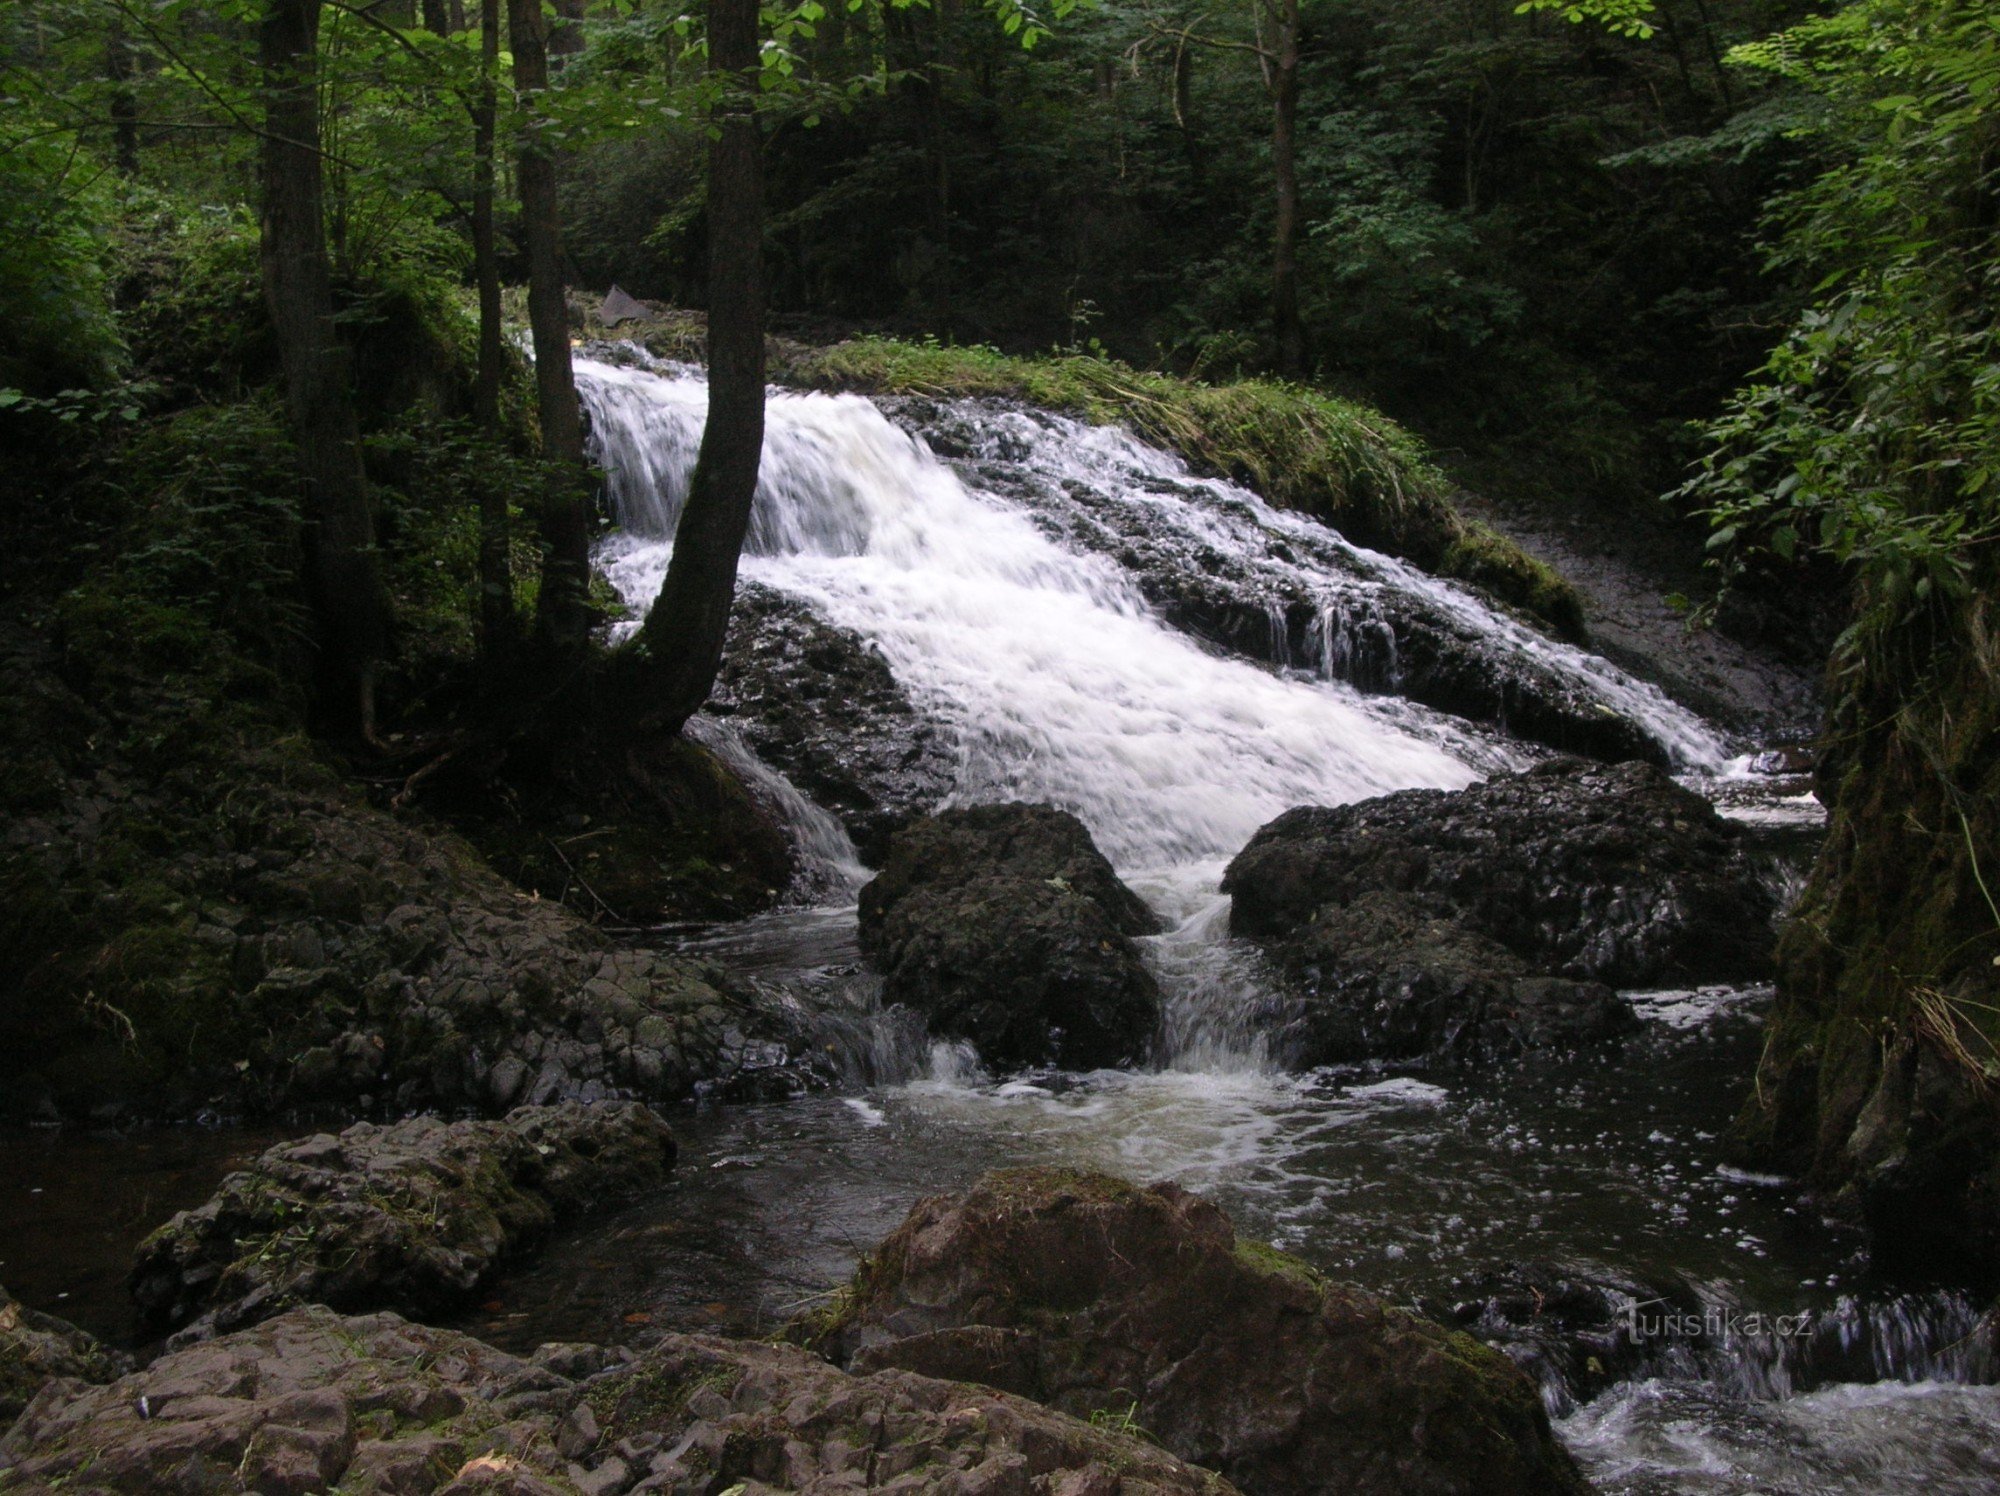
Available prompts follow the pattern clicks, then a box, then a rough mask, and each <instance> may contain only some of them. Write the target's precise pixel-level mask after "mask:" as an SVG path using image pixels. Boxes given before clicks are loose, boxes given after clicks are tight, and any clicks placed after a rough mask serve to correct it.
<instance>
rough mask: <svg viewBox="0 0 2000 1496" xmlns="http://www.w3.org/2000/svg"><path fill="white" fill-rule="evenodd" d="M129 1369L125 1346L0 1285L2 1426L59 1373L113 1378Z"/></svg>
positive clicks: (83, 1377)
mask: <svg viewBox="0 0 2000 1496" xmlns="http://www.w3.org/2000/svg"><path fill="white" fill-rule="evenodd" d="M131 1369H132V1359H131V1357H129V1356H127V1355H125V1354H124V1353H123V1352H120V1351H114V1350H111V1349H110V1348H108V1347H106V1346H104V1345H100V1344H99V1343H98V1341H97V1339H96V1337H95V1336H93V1335H91V1334H89V1333H88V1332H86V1331H83V1330H79V1329H78V1328H77V1327H76V1326H75V1325H73V1324H70V1323H69V1322H68V1321H67V1320H61V1319H57V1318H56V1317H55V1316H54V1315H53V1314H41V1313H38V1312H36V1311H35V1310H33V1309H30V1308H29V1307H28V1306H27V1305H25V1304H23V1303H21V1302H20V1301H19V1300H17V1299H16V1298H15V1297H14V1296H13V1295H12V1294H10V1293H8V1292H7V1290H6V1289H5V1288H0V1428H5V1427H6V1426H7V1425H8V1424H9V1423H11V1422H13V1421H14V1419H15V1417H16V1416H17V1415H18V1414H19V1413H20V1411H21V1409H23V1408H25V1407H26V1406H27V1405H28V1402H29V1399H31V1398H32V1397H34V1395H35V1394H36V1393H37V1392H39V1391H40V1390H41V1389H42V1387H43V1386H44V1385H45V1384H46V1383H48V1382H50V1381H53V1380H54V1379H55V1378H57V1377H68V1378H71V1379H73V1380H76V1381H79V1382H110V1381H116V1380H117V1379H118V1378H119V1377H121V1376H123V1375H125V1373H126V1372H128V1371H130V1370H131Z"/></svg>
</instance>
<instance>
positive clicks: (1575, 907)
mask: <svg viewBox="0 0 2000 1496" xmlns="http://www.w3.org/2000/svg"><path fill="white" fill-rule="evenodd" d="M1222 887H1223V891H1224V892H1226V893H1228V894H1229V895H1230V896H1231V899H1232V903H1231V907H1230V928H1231V929H1232V930H1233V931H1234V932H1235V933H1237V934H1239V935H1250V936H1255V937H1260V938H1267V939H1269V938H1276V939H1283V938H1284V937H1286V936H1288V935H1290V934H1291V933H1292V932H1293V931H1295V930H1297V929H1298V928H1299V926H1301V925H1302V924H1304V923H1305V922H1306V921H1308V920H1310V919H1311V918H1312V917H1313V915H1314V914H1316V913H1317V912H1318V911H1319V910H1321V909H1322V908H1325V907H1326V906H1328V905H1337V904H1349V903H1352V902H1353V901H1354V900H1355V899H1356V898H1358V897H1360V896H1361V895H1362V894H1364V893H1370V892H1374V891H1378V890H1388V891H1391V892H1398V893H1424V894H1431V895H1434V896H1436V897H1437V898H1440V899H1442V900H1443V901H1444V902H1445V903H1447V904H1448V905H1449V906H1450V907H1451V909H1452V911H1453V913H1454V914H1455V915H1456V916H1457V917H1458V918H1460V919H1461V920H1463V921H1464V922H1465V923H1466V924H1467V925H1468V926H1469V927H1470V928H1472V929H1474V930H1477V931H1479V932H1481V933H1483V934H1485V935H1488V936H1490V937H1492V938H1493V939H1495V940H1497V941H1499V942H1500V943H1501V944H1502V945H1504V946H1506V947H1507V948H1508V949H1509V950H1512V951H1513V952H1515V954H1517V955H1518V956H1520V957H1521V958H1522V959H1523V960H1526V961H1529V962H1532V963H1534V964H1536V965H1538V966H1541V967H1544V968H1546V969H1549V970H1551V971H1553V972H1556V973H1559V974H1561V975H1563V976H1568V977H1574V978H1578V979H1582V980H1589V981H1598V982H1608V983H1611V984H1613V985H1615V986H1626V987H1636V986H1644V985H1648V984H1664V983H1669V982H1711V981H1718V982H1719V981H1733V980H1740V979H1747V978H1753V977H1758V976H1762V975H1764V974H1765V973H1767V972H1768V971H1769V970H1770V966H1771V938H1772V937H1771V915H1772V912H1773V907H1774V904H1775V899H1774V897H1773V895H1772V893H1771V891H1770V889H1769V888H1767V887H1766V886H1765V884H1764V882H1763V880H1762V879H1760V878H1759V876H1758V873H1757V868H1756V866H1755V864H1754V862H1753V861H1752V859H1751V858H1750V857H1749V856H1748V855H1747V853H1746V852H1745V850H1744V846H1743V839H1742V835H1741V833H1740V832H1738V830H1737V829H1736V828H1735V827H1734V826H1732V825H1730V823H1729V822H1727V821H1725V820H1723V819H1722V817H1720V816H1718V815H1717V814H1716V813H1715V809H1714V807H1713V806H1711V805H1710V804H1709V803H1708V802H1707V801H1706V800H1704V799H1702V798H1701V796H1699V795H1697V794H1695V793H1694V792H1693V791H1692V790H1688V789H1684V788H1682V787H1681V786H1680V785H1678V784H1675V783H1674V781H1673V780H1671V779H1669V778H1668V777H1667V776H1666V775H1665V774H1664V773H1662V772H1661V771H1660V770H1658V769H1656V768H1654V767H1652V766H1651V765H1650V764H1644V763H1625V764H1616V765H1606V764H1595V763H1590V762H1587V761H1585V760H1583V759H1574V758H1565V759H1554V760H1551V761H1550V762H1548V763H1544V764H1538V765H1536V766H1535V767H1534V768H1532V769H1528V770H1526V771H1525V772H1523V773H1519V774H1503V775H1497V776H1495V777H1494V778H1492V779H1489V780H1487V781H1486V782H1485V783H1484V784H1477V785H1474V786H1473V787H1472V788H1470V789H1464V790H1403V791H1400V792H1398V793H1396V794H1393V795H1383V796H1381V797H1379V798H1377V799H1373V800H1363V801H1361V802H1359V803H1357V804H1354V805H1343V806H1339V807H1335V808H1332V809H1328V808H1324V807H1317V806H1313V807H1306V808H1303V809H1299V810H1289V811H1286V812H1285V814H1283V815H1282V816H1280V817H1278V819H1277V820H1275V821H1273V822H1271V823H1270V824H1269V825H1268V826H1265V827H1264V828H1263V829H1262V830H1260V831H1259V832H1258V833H1257V834H1256V835H1255V836H1254V837H1252V838H1251V839H1250V844H1249V845H1248V846H1246V847H1245V848H1244V849H1243V850H1242V851H1241V852H1240V853H1238V854H1237V856H1236V859H1235V860H1234V861H1233V862H1231V863H1230V865H1229V869H1228V871H1227V872H1226V873H1225V874H1224V875H1223V880H1222Z"/></svg>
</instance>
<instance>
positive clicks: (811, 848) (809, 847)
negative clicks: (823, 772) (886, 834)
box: [683, 716, 868, 904]
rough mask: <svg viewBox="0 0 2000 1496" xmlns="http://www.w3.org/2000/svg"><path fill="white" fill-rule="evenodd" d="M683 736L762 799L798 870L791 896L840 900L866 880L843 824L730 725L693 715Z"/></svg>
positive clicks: (820, 901)
mask: <svg viewBox="0 0 2000 1496" xmlns="http://www.w3.org/2000/svg"><path fill="white" fill-rule="evenodd" d="M683 730H684V731H685V733H686V734H687V736H688V737H690V738H692V739H693V740H694V741H695V742H697V743H699V744H701V746H702V747H704V748H706V749H708V751H709V752H711V753H713V754H714V755H715V756H716V757H717V758H719V759H721V760H722V761H723V762H724V763H725V764H727V765H729V767H730V768H731V769H733V770H735V772H736V774H737V776H738V777H739V778H741V779H742V780H743V782H744V783H745V785H747V786H748V787H749V790H750V793H751V794H752V795H754V796H755V797H756V798H757V799H758V800H760V801H762V802H763V803H764V804H765V805H766V806H767V807H769V809H770V810H771V812H772V814H773V815H775V816H776V817H777V820H778V824H779V825H781V826H783V827H784V829H785V835H786V836H787V837H788V838H790V840H791V843H792V856H793V860H794V861H795V862H796V864H797V866H798V871H797V872H796V873H795V874H794V875H793V879H792V887H791V888H790V889H789V890H788V891H787V892H788V894H789V895H790V899H791V901H793V902H797V903H804V904H829V903H830V904H845V903H850V902H852V900H853V898H854V895H855V894H856V893H858V892H859V891H860V889H861V885H862V884H863V883H866V882H867V881H868V869H867V868H865V867H863V866H862V865H861V854H860V853H859V852H857V851H855V850H854V840H853V838H851V837H850V836H848V834H847V828H846V827H844V826H842V825H841V824H840V822H839V821H837V820H835V819H834V818H833V817H832V816H830V815H828V814H827V813H826V811H824V810H823V809H821V808H820V807H819V806H817V805H815V804H814V803H813V802H812V801H811V800H809V799H807V798H806V797H805V796H804V795H802V794H800V793H799V790H798V787H797V786H796V785H794V784H793V783H792V782H791V781H790V780H789V779H787V778H785V776H784V775H782V774H780V773H778V772H777V770H775V769H773V768H771V767H770V765H768V764H766V763H765V762H764V761H763V760H762V759H761V758H759V757H757V755H756V754H754V753H752V752H751V751H750V749H749V748H748V747H747V746H746V745H745V744H744V742H743V740H742V738H740V737H738V736H737V734H736V731H735V729H733V728H731V727H729V726H728V725H727V724H725V723H723V722H719V721H717V720H716V719H715V718H713V717H706V716H695V717H692V718H690V719H689V721H688V724H687V726H686V728H685V729H683Z"/></svg>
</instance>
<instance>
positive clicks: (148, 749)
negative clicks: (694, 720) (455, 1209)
mask: <svg viewBox="0 0 2000 1496" xmlns="http://www.w3.org/2000/svg"><path fill="white" fill-rule="evenodd" d="M147 621H148V620H146V619H145V618H144V617H143V616H139V617H130V616H120V615H112V614H108V613H107V614H102V615H93V616H92V618H90V619H78V618H76V617H75V616H70V617H67V618H65V619H62V620H58V621H56V622H54V623H52V624H51V626H50V629H49V631H48V633H47V634H43V635H40V636H38V635H37V634H36V633H33V632H29V631H25V630H22V629H19V628H10V629H8V630H7V633H6V639H5V648H4V651H0V688H4V697H5V701H4V706H0V722H4V724H5V725H4V728H0V732H4V735H5V736H4V740H0V747H4V755H0V756H4V760H5V765H6V773H5V776H4V782H5V790H4V795H5V803H6V809H7V826H6V831H5V833H4V836H0V892H4V897H0V943H4V945H5V948H6V949H7V951H8V952H9V956H10V960H9V962H8V963H7V968H6V970H5V972H4V973H0V1095H4V1097H5V1110H6V1113H7V1115H8V1117H9V1118H10V1119H11V1120H25V1119H27V1118H29V1117H40V1118H45V1119H46V1118H56V1117H84V1116H89V1117H93V1118H96V1119H99V1120H115V1119H119V1118H126V1117H137V1116H156V1117H157V1116H165V1117H177V1116H178V1117H185V1116H192V1115H194V1114H196V1113H198V1112H209V1113H221V1114H224V1115H228V1114H241V1113H251V1114H256V1113H269V1112H287V1111H292V1110H297V1109H319V1108H324V1109H330V1110H333V1111H336V1112H339V1113H342V1114H352V1113H354V1112H357V1111H358V1112H361V1113H373V1112H389V1113H397V1112H402V1111H406V1110H408V1109H411V1108H417V1107H447V1108H470V1109H474V1110H487V1109H494V1108H505V1107H507V1106H510V1105H513V1104H516V1103H519V1102H525V1101H531V1100H532V1101H546V1100H550V1099H562V1098H571V1097H583V1098H587V1097H591V1096H601V1095H608V1094H614V1093H624V1094H638V1095H643V1096H646V1097H649V1098H651V1099H654V1100H658V1101H671V1100H676V1099H681V1098H685V1097H689V1096H692V1095H693V1094H695V1092H696V1090H697V1089H698V1088H702V1087H708V1086H714V1085H719V1086H723V1087H725V1088H726V1087H729V1086H738V1087H744V1088H747V1089H749V1090H752V1091H760V1090H768V1089H769V1088H770V1087H772V1086H775V1087H777V1088H778V1089H781V1090H782V1089H784V1088H786V1087H788V1086H790V1085H792V1084H795V1083H797V1080H798V1076H797V1074H796V1073H794V1072H793V1071H792V1070H790V1069H789V1068H788V1060H789V1057H790V1056H791V1055H792V1054H793V1053H794V1052H801V1051H802V1050H803V1049H804V1047H805V1041H804V1040H803V1039H802V1038H801V1029H800V1020H799V1016H798V1015H797V1014H796V1013H794V1012H792V1011H790V1010H789V1009H788V1008H787V1007H786V1006H785V1005H784V1004H783V1003H782V1002H780V1001H778V1000H776V999H774V998H772V997H769V996H767V995H764V994H761V993H759V992H757V991H755V990H753V989H751V988H749V987H746V986H744V985H742V984H739V983H735V982H733V981H732V980H731V979H729V978H728V977H726V976H725V975H724V974H723V973H721V972H720V971H718V970H716V969H714V968H712V967H707V966H703V965H701V964H699V963H695V962H690V961H687V960H683V959H679V958H677V957H674V956H670V955H666V954H663V953H661V952H659V951H657V950H651V949H645V948H633V947H631V946H629V945H623V944H620V943H617V942H614V941H613V940H611V939H609V938H608V937H607V936H606V935H605V934H604V933H603V932H601V931H600V930H598V929H596V928H593V927H592V926H591V925H590V924H589V923H587V922H586V921H585V920H584V919H583V918H582V917H580V916H579V915H578V914H576V913H575V912H573V911H572V910H570V909H569V908H567V907H565V906H564V905H563V904H562V903H560V902H558V901H556V900H554V899H543V898H540V897H537V896H534V895H532V894H530V893H526V892H524V891H522V889H520V888H519V887H517V886H515V885H513V884H510V883H508V882H507V881H506V880H504V879H502V878H501V877H499V876H498V875H496V874H495V873H494V872H493V871H492V870H491V868H490V867H488V866H487V864H486V863H485V862H484V861H483V860H482V859H481V858H480V857H479V855H478V854H477V853H476V852H475V851H474V850H473V849H472V848H471V847H470V846H469V845H467V843H466V842H465V841H464V840H463V839H461V838H460V837H458V836H457V835H455V834H453V833H451V832H450V831H447V830H445V829H443V828H441V827H439V826H438V825H436V824H435V823H434V822H432V821H430V820H429V819H428V818H426V817H421V816H417V815H413V814H409V813H398V812H395V811H393V810H389V809H384V808H378V807H377V806H376V805H374V804H371V803H370V801H369V798H368V796H367V794H366V793H365V792H364V790H363V789H362V788H360V787H358V786H357V785H356V784H355V783H354V782H352V781H351V780H349V779H347V778H346V777H344V775H343V773H342V772H341V770H340V768H338V767H337V766H336V765H335V763H334V762H333V761H332V760H331V759H330V758H329V757H328V756H327V755H326V754H325V753H324V752H323V750H321V749H320V748H318V747H317V746H315V745H314V744H313V743H312V742H311V741H310V740H309V739H307V738H306V737H305V736H304V735H303V734H302V733H301V732H299V731H298V729H297V728H296V727H295V726H290V725H288V724H287V722H286V720H285V718H284V716H283V714H282V712H281V711H279V710H277V709H276V708H275V707H274V706H273V704H272V703H271V702H270V698H269V695H268V683H267V682H266V681H265V680H264V679H263V678H261V677H260V676H258V675H257V673H256V672H255V670H254V668H253V667H251V666H250V665H249V664H248V663H247V662H246V661H245V660H244V659H243V658H242V656H241V655H239V654H237V653H235V652H234V651H232V650H231V649H230V648H229V647H228V645H227V643H226V642H225V641H223V640H221V639H219V638H218V637H217V636H215V635H214V634H213V633H212V632H209V631H205V630H201V629H199V628H195V627H193V626H191V625H189V626H185V627H183V628H182V629H180V631H179V632H176V633H168V632H166V631H164V630H163V629H161V628H159V627H157V626H156V627H154V628H152V629H150V630H149V629H148V628H147V627H145V624H146V623H147ZM86 623H89V624H90V625H91V626H92V627H93V628H94V629H96V630H97V631H96V632H90V631H87V630H86V628H85V626H84V625H85V624H86ZM51 635H52V636H53V638H51V637H50V636H51ZM58 645H60V646H61V648H60V651H59V649H58ZM702 765H703V767H702V773H703V774H704V776H717V775H726V774H727V770H726V769H724V768H723V767H722V766H720V765H717V764H713V763H712V761H708V760H706V758H705V756H704V757H703V759H702ZM731 782H732V783H733V780H732V781H731ZM726 803H727V804H735V805H739V806H742V807H749V806H750V804H751V802H750V801H749V799H748V797H747V796H746V795H744V794H743V793H742V791H741V790H740V788H739V789H738V791H737V792H736V795H735V796H734V797H733V798H732V799H731V800H730V801H728V802H726ZM759 814H761V812H760V813H759ZM726 829H727V823H726V821H724V822H723V823H722V824H721V825H718V826H717V827H716V828H713V831H712V835H713V837H714V838H716V839H718V840H719V839H720V838H722V837H723V836H724V835H725V834H726Z"/></svg>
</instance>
